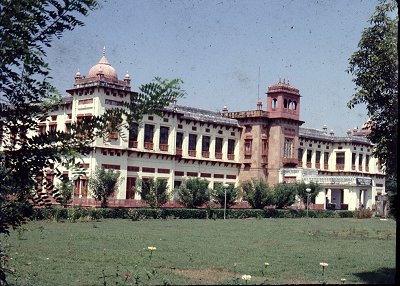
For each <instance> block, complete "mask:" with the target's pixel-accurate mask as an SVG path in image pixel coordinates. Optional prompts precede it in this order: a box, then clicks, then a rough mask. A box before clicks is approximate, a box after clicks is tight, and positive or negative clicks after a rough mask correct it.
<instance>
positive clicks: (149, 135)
mask: <svg viewBox="0 0 400 286" xmlns="http://www.w3.org/2000/svg"><path fill="white" fill-rule="evenodd" d="M153 136H154V125H150V124H146V125H145V126H144V142H151V143H153Z"/></svg>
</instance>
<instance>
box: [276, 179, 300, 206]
mask: <svg viewBox="0 0 400 286" xmlns="http://www.w3.org/2000/svg"><path fill="white" fill-rule="evenodd" d="M296 194H297V189H296V186H295V185H294V184H287V183H279V184H276V185H275V186H274V192H273V200H274V204H275V206H276V208H278V209H282V208H284V207H287V206H291V205H292V204H294V203H295V202H296Z"/></svg>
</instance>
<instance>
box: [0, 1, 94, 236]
mask: <svg viewBox="0 0 400 286" xmlns="http://www.w3.org/2000/svg"><path fill="white" fill-rule="evenodd" d="M96 7H97V2H96V1H95V0H82V1H81V0H69V1H64V2H63V1H53V0H51V1H50V0H49V1H45V0H42V1H40V0H21V1H7V0H1V2H0V19H1V20H0V58H1V61H0V137H1V139H2V141H3V142H2V144H1V145H2V146H1V147H2V150H1V151H0V160H1V161H0V165H1V170H0V233H8V229H9V228H10V227H17V226H19V225H20V224H21V223H23V222H24V218H25V217H26V215H28V213H29V209H30V207H31V206H30V203H29V198H30V197H31V196H32V195H33V194H32V190H33V189H34V187H35V184H36V183H37V182H36V181H37V180H35V178H40V177H41V178H44V177H45V176H44V174H43V170H44V169H45V168H46V167H48V166H50V164H55V165H57V163H59V162H62V161H65V158H66V156H67V155H69V154H71V153H72V150H76V149H79V150H82V152H83V150H84V148H83V147H84V146H85V142H82V141H81V142H78V141H77V140H74V138H73V136H72V135H71V134H65V133H59V132H50V133H48V134H46V135H44V134H43V135H37V136H32V137H29V136H28V134H29V132H32V131H34V130H36V129H37V127H38V121H40V120H42V119H43V118H44V117H46V114H47V113H48V111H49V110H51V106H52V105H53V104H55V103H57V101H56V99H55V98H56V96H57V92H56V90H55V89H54V87H53V86H52V85H51V84H50V78H49V67H48V65H47V64H46V62H45V60H44V59H45V57H46V52H45V48H48V47H50V46H51V42H52V40H53V39H54V38H55V37H56V38H59V37H60V36H61V34H62V32H63V31H65V30H73V29H74V28H75V27H76V26H82V25H83V23H82V22H81V21H80V20H79V19H78V18H77V17H78V16H86V15H87V14H88V13H89V11H90V10H93V9H95V8H96ZM55 167H57V166H55Z"/></svg>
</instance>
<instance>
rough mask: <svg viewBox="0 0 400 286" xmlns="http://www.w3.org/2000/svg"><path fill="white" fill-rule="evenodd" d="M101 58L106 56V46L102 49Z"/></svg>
mask: <svg viewBox="0 0 400 286" xmlns="http://www.w3.org/2000/svg"><path fill="white" fill-rule="evenodd" d="M103 56H106V46H104V47H103Z"/></svg>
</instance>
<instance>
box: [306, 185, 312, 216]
mask: <svg viewBox="0 0 400 286" xmlns="http://www.w3.org/2000/svg"><path fill="white" fill-rule="evenodd" d="M306 192H307V217H308V204H309V202H310V192H311V189H310V188H307V189H306Z"/></svg>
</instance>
